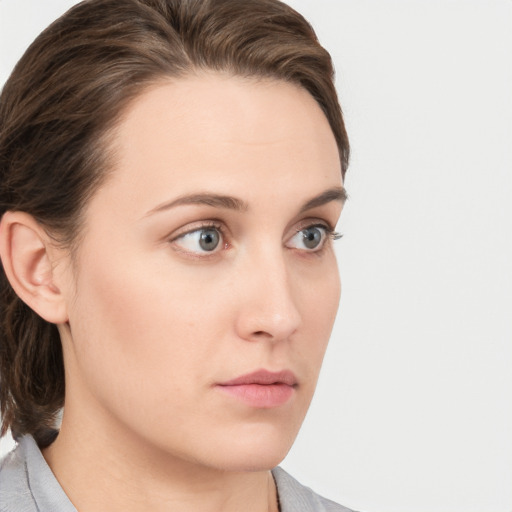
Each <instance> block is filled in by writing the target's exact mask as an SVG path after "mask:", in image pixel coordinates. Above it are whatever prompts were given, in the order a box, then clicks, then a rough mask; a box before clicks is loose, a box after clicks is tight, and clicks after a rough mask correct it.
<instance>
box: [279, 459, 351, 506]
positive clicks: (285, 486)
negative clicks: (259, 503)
mask: <svg viewBox="0 0 512 512" xmlns="http://www.w3.org/2000/svg"><path fill="white" fill-rule="evenodd" d="M272 475H273V477H274V480H275V482H276V486H277V492H278V495H279V502H280V505H281V512H354V511H352V510H350V509H348V508H346V507H343V506H342V505H338V504H337V503H334V501H331V500H328V499H326V498H323V497H322V496H319V495H318V494H316V493H315V492H314V491H312V490H311V489H310V488H309V487H305V486H303V485H302V484H300V483H299V482H297V480H295V478H293V477H292V476H291V475H289V474H288V473H287V472H286V471H285V470H284V469H282V468H279V467H277V468H274V469H273V470H272Z"/></svg>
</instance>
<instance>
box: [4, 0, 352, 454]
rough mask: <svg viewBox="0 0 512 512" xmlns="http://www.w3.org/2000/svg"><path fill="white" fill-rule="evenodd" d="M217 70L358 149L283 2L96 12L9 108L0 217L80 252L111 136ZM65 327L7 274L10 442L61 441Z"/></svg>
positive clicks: (152, 1) (29, 63) (80, 9)
mask: <svg viewBox="0 0 512 512" xmlns="http://www.w3.org/2000/svg"><path fill="white" fill-rule="evenodd" d="M200 69H208V70H214V71H215V70H218V71H223V72H228V73H231V74H233V75H238V76H247V77H264V78H273V79H278V80H285V81H288V82H291V83H294V84H298V85H300V86H301V87H303V88H304V89H306V90H307V91H308V92H309V93H310V94H311V95H312V96H313V97H314V98H315V100H316V101H317V102H318V104H319V105H320V107H321V108H322V110H323V111H324V113H325V115H326V117H327V119H328V121H329V123H330V126H331V128H332V132H333V134H334V137H335V139H336V142H337V144H338V148H339V153H340V160H341V168H342V174H343V175H344V174H345V172H346V169H347V165H348V156H349V146H348V140H347V135H346V132H345V127H344V124H343V117H342V114H341V110H340V107H339V103H338V98H337V95H336V90H335V88H334V72H333V66H332V62H331V58H330V56H329V54H328V53H327V51H326V50H325V49H324V48H322V46H321V45H320V44H319V42H318V40H317V38H316V36H315V33H314V31H313V29H312V28H311V26H310V25H309V24H308V23H307V21H306V20H304V18H303V17H302V16H301V15H300V14H298V13H297V12H295V11H294V10H293V9H292V8H291V7H289V6H287V5H286V4H284V3H281V2H280V1H278V0H87V1H85V2H82V3H80V4H78V5H77V6H75V7H73V8H72V9H70V10H69V11H68V12H67V13H66V14H64V16H62V17H61V18H60V19H58V20H57V21H55V22H54V23H53V24H52V25H50V26H49V27H48V28H47V29H46V30H45V31H44V32H43V33H42V34H41V35H40V36H39V37H38V38H37V39H36V40H35V41H34V42H33V43H32V45H31V46H30V47H29V49H28V50H27V51H26V53H25V54H24V56H23V57H22V58H21V60H20V61H19V62H18V64H17V66H16V67H15V69H14V71H13V73H12V75H11V76H10V78H9V80H8V81H7V83H6V84H5V86H4V88H3V91H2V94H1V96H0V215H3V213H5V212H6V211H8V210H10V211H24V212H27V213H29V214H30V215H32V216H33V217H34V218H35V219H36V220H37V221H38V222H39V223H40V224H41V225H42V226H44V227H45V229H46V230H47V231H48V233H50V234H51V235H52V236H53V237H54V238H55V239H56V240H57V241H58V242H59V243H61V244H63V245H64V246H68V247H70V248H71V247H72V246H73V243H76V241H77V236H78V235H79V234H80V229H79V228H80V216H81V212H82V211H83V209H84V205H85V204H87V200H88V199H89V198H90V197H91V195H92V194H93V193H94V192H95V190H96V189H97V187H98V186H99V185H100V184H101V183H102V180H103V179H104V178H105V176H106V174H107V172H108V170H109V169H110V168H111V165H109V164H110V162H109V153H108V147H109V146H108V133H109V131H111V130H112V128H113V127H114V126H115V124H116V122H117V121H118V120H119V117H120V115H121V114H122V113H123V111H124V110H125V109H126V106H127V105H128V103H129V102H130V101H131V100H133V99H134V98H135V97H136V96H138V95H140V94H141V92H143V91H144V89H145V88H147V87H148V86H149V85H151V84H154V83H156V82H158V81H161V80H162V79H165V78H166V77H180V76H183V75H186V74H187V73H189V74H190V73H192V72H194V71H196V70H200ZM64 392H65V386H64V365H63V357H62V348H61V343H60V339H59V334H58V330H57V327H56V326H55V325H53V324H50V323H48V322H46V321H44V320H43V319H42V318H40V317H39V316H38V315H37V314H36V313H34V312H33V311H32V310H31V309H30V308H29V307H28V306H26V305H25V304H24V303H23V302H22V301H21V300H20V299H19V298H18V297H17V295H16V294H15V293H14V291H13V289H12V288H11V286H10V284H9V282H8V281H7V278H6V276H5V273H4V272H3V269H2V271H0V414H1V415H2V427H1V431H0V435H4V434H5V433H6V432H7V431H8V429H9V428H10V429H11V431H12V434H13V436H14V438H15V439H18V438H19V437H21V436H22V435H24V434H32V435H33V436H34V437H35V439H36V441H37V442H38V444H39V445H40V446H41V447H44V446H46V445H48V444H49V443H50V442H51V441H52V440H53V438H54V436H55V432H56V431H55V428H54V425H55V418H56V415H57V413H58V412H59V410H60V408H61V407H62V406H63V403H64Z"/></svg>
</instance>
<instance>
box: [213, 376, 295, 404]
mask: <svg viewBox="0 0 512 512" xmlns="http://www.w3.org/2000/svg"><path fill="white" fill-rule="evenodd" d="M297 384H298V383H297V378H296V377H295V375H294V374H293V373H292V372H291V371H289V370H283V371H280V372H269V371H267V370H257V371H255V372H252V373H248V374H246V375H242V376H240V377H237V378H235V379H232V380H229V381H227V382H222V383H220V384H217V386H216V388H217V389H219V390H220V391H221V392H223V393H226V394H227V395H229V396H230V397H231V398H234V399H236V400H238V401H241V402H242V403H244V404H245V405H248V406H250V407H255V408H263V409H269V408H273V407H279V406H281V405H284V404H285V403H286V402H288V401H289V400H290V399H291V398H292V396H293V395H294V394H295V389H296V387H297Z"/></svg>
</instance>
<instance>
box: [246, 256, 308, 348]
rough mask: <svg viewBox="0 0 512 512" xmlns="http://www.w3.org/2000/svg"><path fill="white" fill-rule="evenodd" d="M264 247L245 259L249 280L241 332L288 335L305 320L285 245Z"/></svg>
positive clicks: (249, 336)
mask: <svg viewBox="0 0 512 512" xmlns="http://www.w3.org/2000/svg"><path fill="white" fill-rule="evenodd" d="M260 249H261V250H258V251H255V252H254V253H253V254H252V255H251V257H250V258H247V260H246V262H245V263H244V265H247V268H246V269H245V270H244V274H245V275H246V278H247V280H246V286H245V290H244V291H243V297H242V303H241V304H240V308H239V327H240V331H241V335H242V337H244V338H246V339H254V338H258V339H259V338H262V337H265V338H272V339H273V340H281V339H286V338H288V337H289V336H291V335H292V334H293V333H294V332H295V331H296V329H297V328H298V326H299V324H300V321H301V317H300V312H299V309H298V307H297V303H296V299H297V297H296V293H295V290H294V286H293V282H292V276H291V275H290V268H289V265H287V262H286V258H285V254H284V252H283V249H282V248H280V249H279V250H276V249H271V248H269V247H265V248H260Z"/></svg>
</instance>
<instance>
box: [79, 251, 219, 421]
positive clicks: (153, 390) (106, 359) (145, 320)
mask: <svg viewBox="0 0 512 512" xmlns="http://www.w3.org/2000/svg"><path fill="white" fill-rule="evenodd" d="M118 261H123V263H122V265H120V264H118ZM183 281H184V280H183V276H181V275H180V273H179V272H176V273H171V272H164V271H163V269H159V268H158V266H156V268H155V266H154V265H148V264H145V265H142V264H140V263H139V262H138V261H136V260H130V259H129V258H123V259H118V258H114V259H112V260H111V261H109V260H108V259H106V258H102V261H101V264H91V265H89V266H88V271H87V276H86V277H85V278H84V279H82V280H81V281H80V282H79V283H78V290H79V294H78V296H77V302H76V304H75V307H74V314H73V316H72V317H71V318H70V322H71V326H72V329H73V343H74V348H75V351H76V352H77V357H76V360H77V364H78V365H79V367H80V372H81V375H82V378H83V379H85V380H86V385H87V386H88V387H89V388H92V390H93V393H94V394H95V395H96V396H97V397H98V398H100V399H101V400H106V401H110V400H119V399H121V400H122V401H123V402H128V401H129V402H130V403H131V404H132V406H136V407H140V410H141V412H143V411H144V409H146V408H147V410H148V413H149V411H150V410H153V411H154V410H158V408H162V407H166V406H167V405H169V401H170V400H171V398H170V397H172V400H174V402H175V403H173V404H172V406H173V408H174V409H176V408H177V407H179V406H180V404H179V403H176V402H179V400H180V397H182V401H183V403H186V401H187V400H189V401H190V400H192V399H193V398H194V397H193V396H192V397H191V396H190V394H191V393H193V392H194V389H196V388H193V387H189V388H188V389H183V387H184V384H183V383H184V382H186V381H190V380H192V381H193V380H195V379H196V378H199V376H200V375H201V373H204V365H205V364H207V362H208V360H211V359H212V357H214V354H213V353H212V352H213V348H214V347H213V346H212V344H211V343H208V341H209V339H210V341H211V339H212V338H219V337H221V335H222V332H221V331H222V327H223V324H225V321H223V319H222V318H221V312H222V308H220V304H219V301H212V300H211V299H209V300H207V298H203V296H204V293H202V290H201V286H200V283H197V284H196V283H194V282H190V280H188V282H183ZM219 309H220V311H219ZM214 319H217V320H218V321H214ZM208 338H209V339H208ZM129 405H130V404H128V403H127V407H128V406H129ZM109 407H110V405H109ZM115 407H119V404H117V405H115Z"/></svg>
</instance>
